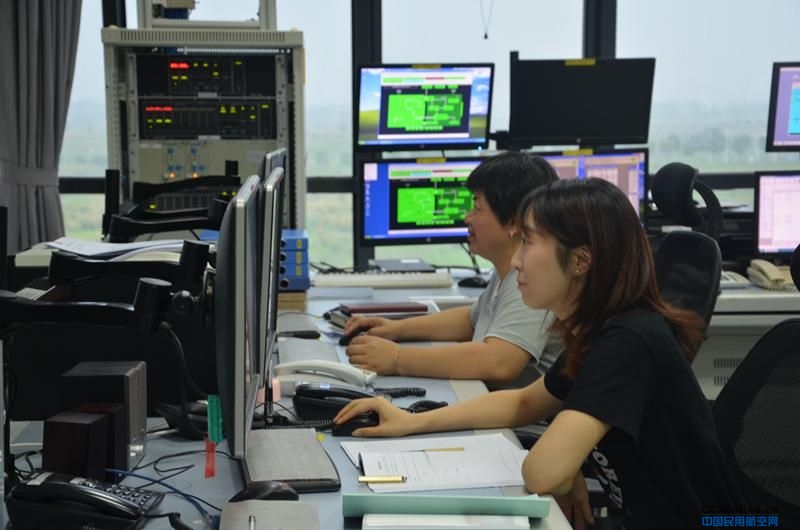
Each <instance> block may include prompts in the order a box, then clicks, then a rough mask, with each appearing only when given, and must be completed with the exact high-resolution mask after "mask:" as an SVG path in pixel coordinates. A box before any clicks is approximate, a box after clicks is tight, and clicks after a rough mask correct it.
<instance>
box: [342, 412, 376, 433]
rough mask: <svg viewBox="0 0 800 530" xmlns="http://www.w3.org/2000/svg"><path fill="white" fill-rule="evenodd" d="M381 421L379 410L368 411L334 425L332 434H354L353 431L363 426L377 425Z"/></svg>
mask: <svg viewBox="0 0 800 530" xmlns="http://www.w3.org/2000/svg"><path fill="white" fill-rule="evenodd" d="M380 422H381V420H380V417H379V416H378V413H377V412H367V413H365V414H358V415H356V416H353V417H352V418H350V419H349V420H348V421H346V422H344V423H340V424H338V425H334V426H333V429H331V434H332V435H334V436H352V435H353V431H355V430H356V429H360V428H362V427H375V426H376V425H378V424H379V423H380Z"/></svg>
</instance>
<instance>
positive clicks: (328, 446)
mask: <svg viewBox="0 0 800 530" xmlns="http://www.w3.org/2000/svg"><path fill="white" fill-rule="evenodd" d="M331 290H332V289H325V290H319V289H315V290H312V291H321V292H319V293H314V292H312V293H311V295H312V300H311V301H310V302H309V305H308V311H309V312H312V313H316V314H321V313H323V312H324V311H326V310H328V309H330V308H331V307H333V306H335V305H336V304H338V303H339V302H340V301H345V300H364V299H365V296H364V293H363V290H360V289H353V290H350V293H349V294H350V295H352V296H347V294H348V293H346V292H342V291H343V290H342V289H335V291H338V292H336V293H330V292H326V291H331ZM345 291H346V290H345ZM370 291H371V292H369V293H368V294H367V296H369V297H370V299H373V300H404V299H407V297H408V296H415V295H420V291H419V290H394V289H393V290H374V291H373V290H370ZM435 291H436V292H435V293H430V294H434V295H438V296H453V295H466V296H471V297H474V296H477V295H478V294H479V293H480V290H479V289H460V290H456V288H453V289H451V290H448V289H437V290H435ZM334 295H335V296H337V298H335V299H334V298H331V297H330V296H334ZM337 351H338V353H339V356H340V358H344V357H345V356H344V348H343V347H339V346H337ZM374 384H375V385H376V386H423V387H425V388H426V389H427V391H428V393H427V395H426V397H425V399H433V400H437V401H439V400H443V401H447V402H449V403H454V402H457V401H461V400H465V399H469V398H471V397H474V396H477V395H480V394H483V393H485V392H486V387H485V386H484V384H483V383H482V382H480V381H455V380H454V381H447V380H441V379H421V378H410V377H379V378H378V379H377V380H376V381H375V383H374ZM416 399H418V398H401V399H397V400H396V403H397V404H398V405H400V406H404V405H408V404H410V403H411V402H413V401H414V400H416ZM285 403H288V404H290V401H288V400H287V401H286V402H285ZM151 421H152V420H151ZM156 421H157V422H158V423H161V424H163V422H160V420H156ZM488 432H497V431H488ZM500 432H503V433H504V434H505V435H506V436H509V437H510V439H512V440H515V441H516V438H515V437H514V435H513V433H512V432H511V431H510V430H507V429H505V430H502V431H500ZM452 434H459V433H452ZM460 434H464V433H460ZM423 436H435V435H423ZM343 439H347V438H343ZM40 440H41V424H31V425H30V426H29V427H28V428H26V429H25V430H24V431H23V432H22V434H20V435H19V436H17V437H16V439H15V441H14V443H15V444H28V445H29V444H30V443H31V442H33V443H36V442H38V441H40ZM341 440H342V439H339V438H334V437H332V436H330V435H328V434H324V435H323V439H322V445H323V447H324V448H325V450H326V451H327V452H328V454H329V455H330V456H331V458H332V459H333V461H334V463H335V464H336V467H337V468H338V470H339V474H340V476H341V479H342V490H341V492H333V493H315V494H304V495H301V497H300V500H301V501H303V502H309V503H313V504H314V505H315V506H316V507H317V508H318V510H319V515H320V528H322V529H324V530H330V529H333V530H336V529H357V528H360V527H361V526H360V525H361V523H360V520H357V519H353V520H350V519H348V520H344V519H343V518H342V504H341V494H342V493H343V492H368V491H369V489H368V488H367V486H366V485H359V484H358V483H357V480H356V479H357V476H358V470H357V469H356V468H355V466H353V465H352V463H351V462H350V460H349V459H348V458H347V455H346V454H345V453H344V451H343V450H342V448H341V446H340V444H339V442H340V441H341ZM220 448H222V449H223V450H225V449H226V444H224V443H223V444H221V445H220ZM202 449H203V445H202V442H189V441H185V440H180V439H178V438H176V437H174V436H172V435H166V436H151V437H149V439H148V442H147V449H146V454H145V457H144V459H143V463H145V464H147V463H151V462H153V461H155V460H156V459H158V458H161V457H163V456H165V455H177V454H179V453H186V452H188V451H196V452H194V453H192V454H183V455H181V456H177V457H175V458H171V459H169V460H166V461H163V462H161V463H160V464H159V467H160V469H164V468H177V467H180V466H185V465H192V466H193V467H192V468H191V469H189V470H188V471H186V472H184V473H182V474H180V475H178V476H176V477H174V478H171V479H169V480H168V483H169V484H171V485H173V486H174V487H176V488H178V489H180V490H182V491H184V492H185V493H188V494H191V495H195V496H197V497H199V498H201V499H203V500H204V501H207V502H209V503H211V504H212V505H214V506H217V507H219V508H222V507H223V506H224V505H225V503H226V502H227V499H228V498H230V496H231V495H233V493H235V492H237V491H239V490H240V489H241V488H242V487H243V482H242V470H241V464H240V462H238V461H234V460H230V459H228V458H226V457H224V456H222V455H218V456H217V464H216V466H217V474H216V476H215V477H214V478H211V479H206V478H204V476H203V474H204V455H203V453H202ZM13 450H15V451H16V452H20V451H22V450H24V446H23V445H15V446H13ZM137 472H138V473H141V474H143V475H148V476H154V477H155V476H156V473H155V472H154V471H153V468H152V466H150V467H147V468H144V469H141V470H139V471H137ZM168 474H169V473H166V475H168ZM125 483H126V484H130V485H136V484H141V481H138V480H136V479H126V481H125ZM151 487H152V488H153V489H161V488H159V487H158V486H151ZM441 493H442V494H445V493H449V494H467V495H489V496H499V495H507V496H508V495H512V496H513V495H524V494H525V493H526V492H525V491H524V488H522V487H506V488H481V489H470V490H452V491H447V492H441ZM434 495H435V493H434ZM265 502H269V501H265ZM208 510H209V512H211V513H212V515H214V514H216V513H217V512H216V510H212V509H208ZM168 512H179V513H181V514H182V521H183V522H184V523H186V524H188V525H189V526H191V527H192V528H208V526H207V525H206V524H205V522H204V521H203V519H202V518H201V516H200V514H199V513H198V511H197V510H196V509H195V508H194V507H193V506H192V505H191V504H189V503H188V502H187V501H186V500H185V499H183V498H182V497H179V496H177V495H172V494H170V495H167V496H166V497H165V499H164V501H163V503H162V505H161V507H160V509H159V513H168ZM144 528H148V529H154V530H156V529H168V528H170V527H169V523H168V521H167V520H166V519H165V518H159V519H153V520H150V521H148V522H147V523H146V525H145V526H144ZM532 528H543V529H553V530H561V529H563V530H567V529H569V528H571V527H570V525H569V523H568V522H567V520H566V518H565V517H564V515H563V513H562V512H561V510H560V508H559V507H558V505H557V504H556V503H555V501H552V503H551V509H550V514H549V515H548V516H547V517H546V518H544V519H541V520H534V521H533V525H532Z"/></svg>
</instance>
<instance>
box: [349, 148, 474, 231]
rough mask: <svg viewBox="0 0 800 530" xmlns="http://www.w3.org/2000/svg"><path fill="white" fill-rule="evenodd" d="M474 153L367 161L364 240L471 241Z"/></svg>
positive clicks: (361, 216)
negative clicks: (468, 221)
mask: <svg viewBox="0 0 800 530" xmlns="http://www.w3.org/2000/svg"><path fill="white" fill-rule="evenodd" d="M481 160H482V159H481V158H480V157H473V158H458V159H455V158H447V159H445V158H431V159H394V160H383V161H380V162H366V163H364V164H363V166H362V171H361V178H360V195H359V197H358V205H359V206H358V212H357V215H358V221H357V223H358V224H357V226H360V227H361V242H362V244H364V245H369V246H376V245H405V244H413V243H458V242H463V241H466V237H467V227H466V225H465V224H464V217H465V216H466V215H467V212H469V211H470V210H471V209H472V192H471V191H469V190H468V189H467V188H466V182H467V178H468V177H469V175H470V173H472V170H473V169H475V167H477V166H478V164H480V162H481Z"/></svg>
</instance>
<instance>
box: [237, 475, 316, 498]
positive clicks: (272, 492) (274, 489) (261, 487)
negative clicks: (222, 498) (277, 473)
mask: <svg viewBox="0 0 800 530" xmlns="http://www.w3.org/2000/svg"><path fill="white" fill-rule="evenodd" d="M299 497H300V496H299V495H298V494H297V492H296V491H295V490H294V488H293V487H291V486H290V485H289V484H287V483H286V482H280V481H277V480H259V481H254V482H251V483H250V485H249V486H247V487H245V488H244V489H243V490H241V491H240V492H238V493H236V494H235V495H234V496H233V497H231V498H230V499H228V502H238V501H250V500H260V501H296V500H297V499H298V498H299Z"/></svg>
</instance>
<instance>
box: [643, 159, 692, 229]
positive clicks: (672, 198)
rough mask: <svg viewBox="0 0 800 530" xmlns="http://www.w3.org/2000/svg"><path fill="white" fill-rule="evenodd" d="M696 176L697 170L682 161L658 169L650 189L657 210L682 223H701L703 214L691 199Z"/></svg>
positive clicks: (690, 224) (689, 224) (688, 224)
mask: <svg viewBox="0 0 800 530" xmlns="http://www.w3.org/2000/svg"><path fill="white" fill-rule="evenodd" d="M696 177H697V170H696V169H695V168H693V167H692V166H690V165H688V164H684V163H682V162H671V163H669V164H667V165H666V166H664V167H662V168H661V169H659V170H658V171H657V172H656V174H655V176H654V177H653V182H652V189H651V190H650V191H651V193H652V194H653V201H654V202H655V203H656V206H657V207H658V209H659V211H660V212H661V213H663V214H664V215H665V216H666V217H668V218H669V219H671V220H673V221H674V222H676V223H679V224H682V225H686V226H691V227H695V226H698V225H699V224H701V223H702V222H703V216H702V215H700V213H699V212H698V211H697V208H695V204H694V201H693V200H692V190H694V188H695V185H694V184H695V178H696Z"/></svg>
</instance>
